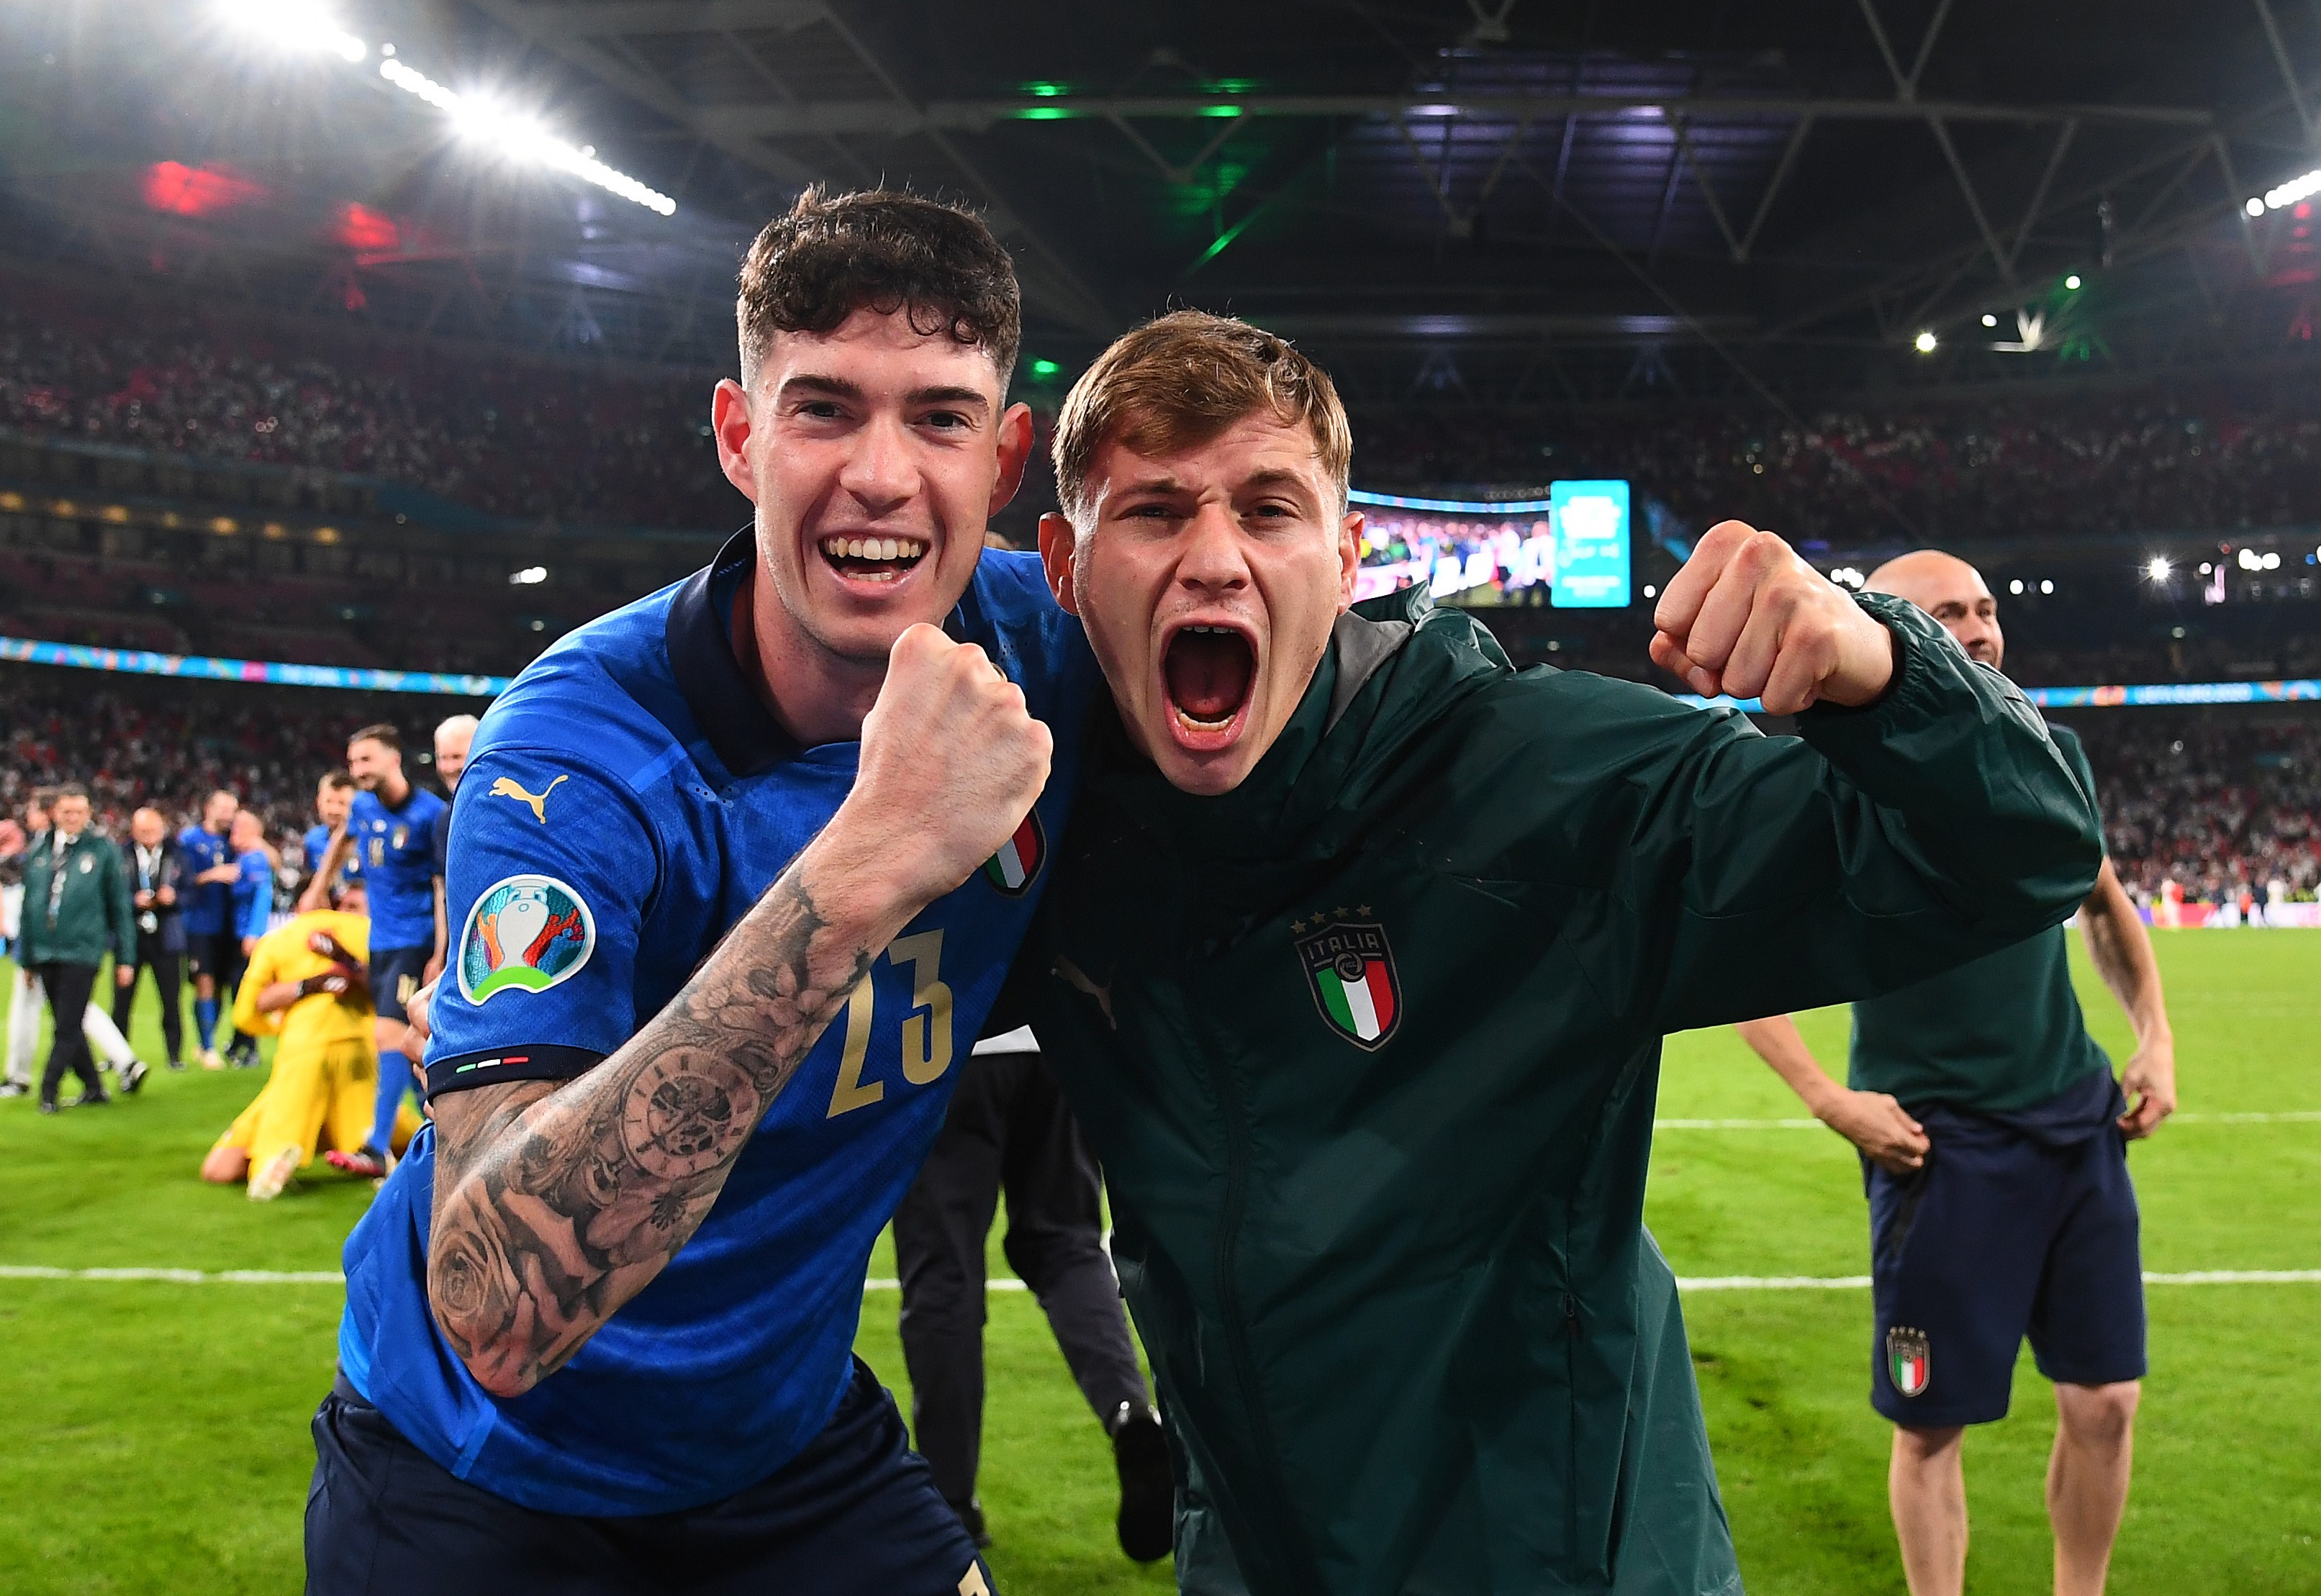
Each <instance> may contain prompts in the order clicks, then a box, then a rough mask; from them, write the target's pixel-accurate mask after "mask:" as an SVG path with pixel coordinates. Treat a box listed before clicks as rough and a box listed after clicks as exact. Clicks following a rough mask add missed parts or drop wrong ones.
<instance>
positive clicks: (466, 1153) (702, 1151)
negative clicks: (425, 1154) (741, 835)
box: [427, 857, 900, 1396]
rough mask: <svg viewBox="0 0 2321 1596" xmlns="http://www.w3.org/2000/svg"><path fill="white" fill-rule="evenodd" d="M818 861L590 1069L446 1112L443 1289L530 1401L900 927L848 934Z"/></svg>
mask: <svg viewBox="0 0 2321 1596" xmlns="http://www.w3.org/2000/svg"><path fill="white" fill-rule="evenodd" d="M805 865H806V860H805V859H804V858H803V857H801V858H800V859H799V860H798V861H797V862H796V863H794V864H792V866H790V868H789V869H788V870H787V871H786V872H785V873H784V874H783V875H782V877H781V879H780V880H778V881H777V882H776V883H775V884H773V885H772V886H771V887H769V889H767V892H766V894H765V896H764V897H763V898H761V899H760V901H759V902H758V904H757V906H756V907H755V908H753V909H751V911H750V913H749V914H748V915H747V916H745V917H744V918H743V919H742V921H741V922H740V923H739V924H738V925H736V926H735V927H734V929H733V932H732V934H731V935H729V936H728V937H727V938H726V939H725V940H724V943H723V944H722V945H721V946H720V947H719V948H718V949H717V951H716V952H715V953H714V954H713V955H712V956H711V957H710V958H709V959H708V960H707V962H706V963H705V964H704V965H703V966H702V967H701V969H700V970H699V972H697V973H696V975H695V976H694V978H693V980H692V981H691V982H689V983H688V984H687V986H686V988H685V990H684V991H683V992H681V993H678V996H677V999H676V1001H675V1002H672V1003H670V1004H669V1007H668V1008H667V1009H665V1010H663V1011H661V1012H660V1014H659V1015H657V1016H655V1017H654V1019H653V1020H651V1022H650V1023H649V1024H647V1025H646V1026H645V1028H644V1029H642V1030H641V1031H639V1032H638V1033H637V1035H636V1036H635V1037H634V1038H632V1039H631V1040H630V1042H629V1043H628V1045H627V1046H626V1047H623V1048H622V1049H621V1050H620V1051H619V1052H617V1053H615V1054H614V1055H613V1056H611V1057H610V1058H608V1059H606V1060H605V1062H604V1063H602V1064H600V1065H598V1066H596V1068H595V1069H594V1070H592V1071H590V1072H589V1073H588V1074H587V1075H583V1076H581V1077H580V1078H579V1079H578V1080H576V1081H572V1082H569V1083H567V1084H564V1085H562V1086H560V1087H551V1086H549V1085H548V1084H546V1083H541V1082H514V1083H510V1084H506V1085H503V1086H499V1087H487V1088H484V1089H483V1090H481V1091H478V1092H469V1093H458V1094H456V1095H454V1096H451V1097H447V1098H444V1099H442V1100H441V1101H440V1102H438V1103H437V1105H436V1109H437V1120H438V1136H439V1138H440V1145H439V1149H438V1153H437V1168H436V1176H435V1211H434V1238H433V1244H432V1248H431V1249H430V1256H429V1258H428V1265H427V1289H428V1296H429V1300H430V1302H431V1304H432V1308H433V1310H434V1313H435V1319H436V1322H437V1323H438V1324H439V1325H441V1327H442V1330H443V1334H444V1336H445V1338H447V1339H448V1340H449V1341H450V1342H451V1347H452V1348H453V1349H454V1350H455V1351H457V1352H458V1353H459V1355H460V1357H461V1359H462V1360H463V1361H465V1362H466V1364H467V1365H468V1366H469V1369H470V1370H471V1371H472V1372H473V1373H474V1374H475V1375H476V1378H477V1379H478V1382H480V1383H482V1384H483V1385H484V1387H485V1388H486V1389H487V1390H489V1391H491V1392H496V1394H498V1395H501V1396H514V1395H517V1394H520V1393H522V1392H525V1391H528V1390H530V1389H531V1388H532V1386H533V1385H535V1384H537V1383H539V1382H540V1381H541V1380H542V1379H544V1378H545V1377H546V1376H548V1375H549V1374H553V1373H554V1372H555V1371H556V1370H557V1369H558V1368H560V1367H561V1366H562V1365H563V1364H564V1363H565V1361H566V1360H567V1359H569V1358H570V1357H571V1356H572V1355H573V1354H574V1353H576V1352H578V1350H579V1349H580V1347H581V1346H582V1344H583V1343H585V1342H586V1341H587V1338H589V1337H590V1336H591V1335H593V1334H594V1333H595V1332H596V1328H598V1327H599V1326H601V1325H602V1324H603V1323H604V1322H605V1319H608V1318H610V1317H611V1316H612V1314H613V1312H614V1310H616V1309H618V1308H619V1307H620V1306H621V1304H623V1302H626V1301H628V1300H629V1299H630V1298H631V1297H633V1296H635V1295H636V1294H637V1292H640V1291H642V1290H643V1289H644V1287H645V1285H646V1284H647V1283H649V1282H651V1279H652V1278H653V1276H654V1275H656V1274H659V1273H660V1270H661V1268H662V1267H663V1266H664V1265H667V1264H668V1262H669V1259H670V1258H671V1257H672V1256H675V1255H676V1253H677V1250H678V1248H679V1247H682V1246H684V1245H685V1243H686V1241H687V1239H688V1238H690V1237H691V1236H692V1235H693V1232H694V1230H695V1229H696V1228H697V1227H698V1226H699V1225H700V1223H701V1221H702V1220H703V1218H704V1217H705V1215H706V1214H707V1213H708V1211H709V1209H710V1205H711V1204H712V1203H714V1202H715V1201H716V1200H717V1194H718V1192H720V1191H721V1190H723V1189H724V1184H725V1177H726V1175H727V1174H728V1173H729V1172H730V1171H731V1170H732V1168H733V1161H734V1159H735V1158H736V1157H738V1156H740V1154H741V1151H742V1146H743V1144H744V1143H746V1142H747V1141H748V1140H749V1138H750V1134H751V1131H752V1130H754V1129H756V1128H757V1124H758V1121H759V1120H760V1117H762V1116H763V1114H764V1113H765V1111H766V1109H767V1107H768V1105H769V1104H770V1103H771V1102H773V1100H774V1098H775V1096H776V1094H778V1093H779V1092H780V1091H781V1089H782V1087H783V1086H784V1085H785V1084H787V1082H788V1080H789V1078H790V1075H791V1074H792V1073H793V1072H794V1071H795V1070H796V1068H797V1066H798V1063H799V1061H800V1060H802V1059H803V1058H804V1057H805V1056H806V1053H807V1051H808V1050H809V1049H811V1048H812V1047H814V1045H815V1041H816V1039H817V1038H820V1037H821V1035H822V1032H823V1029H824V1027H826V1026H827V1025H828V1024H829V1023H830V1021H831V1020H832V1018H833V1016H835V1015H836V1014H837V1013H838V1011H839V1010H840V1009H841V1008H842V1007H843V1006H844V1005H845V1002H846V1000H847V998H848V996H849V995H850V994H851V993H852V992H853V990H854V988H855V986H856V984H858V983H860V981H861V979H862V977H863V976H864V975H866V974H867V973H868V972H869V968H870V966H871V963H872V961H873V960H875V959H876V958H877V957H878V950H879V948H883V947H884V946H885V944H886V941H887V938H888V937H889V936H891V935H892V934H893V931H894V930H895V929H897V926H899V923H900V922H899V921H898V922H897V926H878V927H847V928H841V927H838V926H834V925H833V924H832V923H831V922H830V921H829V920H826V919H825V918H824V915H823V913H822V912H821V911H819V910H818V909H817V908H816V906H815V900H814V897H813V895H812V893H811V892H810V891H809V890H808V886H807V882H806V869H805Z"/></svg>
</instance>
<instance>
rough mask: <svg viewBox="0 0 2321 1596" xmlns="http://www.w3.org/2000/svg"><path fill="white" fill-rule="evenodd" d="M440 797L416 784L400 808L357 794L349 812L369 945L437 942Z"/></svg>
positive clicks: (431, 944) (375, 795)
mask: <svg viewBox="0 0 2321 1596" xmlns="http://www.w3.org/2000/svg"><path fill="white" fill-rule="evenodd" d="M442 809H443V801H442V800H441V798H438V797H437V796H435V794H434V793H431V792H429V791H427V790H426V789H425V788H424V787H420V786H415V785H414V787H413V788H412V789H411V791H410V793H408V794H407V795H406V796H405V798H404V800H403V807H402V808H400V809H389V808H388V807H387V800H386V799H384V798H382V797H380V796H379V795H378V793H356V794H355V802H354V808H353V809H352V810H350V812H348V815H347V830H350V831H351V832H353V833H354V836H355V840H356V844H357V848H358V851H359V852H360V855H361V857H362V873H363V886H364V888H365V889H366V890H367V891H368V892H369V896H370V945H371V946H372V947H373V948H433V947H434V946H435V817H436V816H437V815H438V814H440V813H441V812H442Z"/></svg>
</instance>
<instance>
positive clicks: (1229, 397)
mask: <svg viewBox="0 0 2321 1596" xmlns="http://www.w3.org/2000/svg"><path fill="white" fill-rule="evenodd" d="M1257 411H1262V412H1265V413H1269V414H1270V415H1271V416H1273V417H1274V418H1275V419H1276V420H1278V421H1279V422H1281V423H1282V424H1283V425H1284V426H1290V427H1294V426H1297V425H1299V424H1301V423H1302V424H1303V425H1304V426H1305V428H1306V431H1308V432H1310V433H1312V434H1313V438H1314V452H1315V455H1316V456H1317V457H1318V458H1320V460H1321V462H1322V470H1323V472H1324V475H1325V476H1328V477H1329V479H1330V480H1331V481H1332V482H1333V483H1334V484H1335V485H1336V486H1337V490H1338V503H1339V506H1340V507H1341V508H1342V509H1343V506H1344V504H1345V502H1346V488H1347V477H1348V472H1349V471H1350V470H1351V468H1352V464H1353V455H1354V440H1353V432H1352V429H1351V428H1350V427H1349V426H1348V425H1347V424H1346V407H1345V405H1344V404H1342V403H1340V402H1339V399H1338V390H1337V388H1336V386H1335V385H1333V384H1332V383H1331V381H1330V378H1329V375H1328V373H1326V372H1324V370H1323V369H1322V368H1321V367H1318V366H1316V365H1315V364H1314V363H1313V362H1312V361H1311V360H1308V359H1307V358H1306V357H1305V356H1304V355H1301V354H1299V353H1298V352H1297V349H1296V348H1295V347H1294V346H1293V345H1291V344H1290V343H1289V342H1288V340H1286V339H1280V338H1276V337H1275V336H1274V335H1273V334H1272V333H1270V332H1268V331H1265V330H1264V329H1263V328H1261V327H1252V326H1251V325H1250V324H1249V323H1248V322H1243V321H1240V320H1237V319H1235V318H1233V317H1231V316H1213V315H1210V314H1209V313H1206V311H1172V312H1171V313H1169V314H1168V315H1165V316H1161V317H1159V318H1157V319H1155V320H1153V321H1151V322H1146V323H1145V324H1144V325H1143V326H1142V327H1139V328H1138V329H1136V331H1133V332H1129V333H1124V334H1123V335H1122V336H1121V337H1120V338H1119V339H1117V340H1115V341H1114V343H1113V345H1112V347H1111V348H1110V349H1106V350H1105V352H1104V353H1103V354H1101V355H1099V356H1097V359H1096V364H1095V365H1093V366H1091V367H1088V370H1087V371H1086V372H1085V373H1083V374H1082V375H1081V376H1080V380H1079V381H1078V382H1076V383H1074V384H1073V385H1072V391H1071V393H1070V394H1068V395H1066V396H1065V399H1064V408H1063V411H1062V413H1061V414H1060V415H1059V416H1058V417H1057V418H1056V440H1055V465H1056V494H1057V497H1058V499H1059V500H1060V503H1062V505H1063V508H1064V513H1065V514H1066V515H1067V516H1069V517H1070V519H1071V521H1072V523H1073V524H1074V525H1075V526H1084V525H1086V524H1087V521H1088V513H1089V512H1090V510H1091V509H1092V508H1093V506H1091V505H1090V504H1089V503H1088V472H1089V470H1090V469H1091V468H1092V467H1094V466H1095V464H1096V456H1097V450H1098V449H1102V448H1103V447H1104V446H1105V445H1106V443H1110V442H1120V443H1124V444H1126V445H1127V446H1128V447H1129V448H1131V449H1135V450H1137V451H1138V452H1139V453H1153V452H1160V451H1167V450H1172V449H1183V448H1186V447H1188V446H1190V445H1194V444H1199V443H1206V442H1207V441H1208V440H1210V439H1212V438H1215V437H1216V436H1217V435H1218V434H1220V433H1222V432H1223V431H1224V430H1225V429H1226V428H1228V427H1230V426H1232V425H1233V423H1234V422H1238V421H1240V420H1241V419H1242V418H1243V417H1244V416H1247V415H1249V414H1250V413H1252V412H1257Z"/></svg>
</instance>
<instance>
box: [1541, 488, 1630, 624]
mask: <svg viewBox="0 0 2321 1596" xmlns="http://www.w3.org/2000/svg"><path fill="white" fill-rule="evenodd" d="M1548 502H1549V503H1550V504H1552V506H1553V508H1552V511H1551V512H1550V514H1551V515H1552V518H1553V520H1554V522H1555V591H1554V594H1553V595H1552V598H1551V599H1550V601H1549V602H1550V603H1553V604H1554V605H1555V607H1556V608H1557V609H1559V610H1617V609H1623V608H1625V607H1626V605H1627V603H1628V594H1629V575H1628V485H1627V484H1626V483H1625V482H1620V481H1603V482H1559V483H1556V484H1554V485H1552V487H1550V488H1549V490H1548Z"/></svg>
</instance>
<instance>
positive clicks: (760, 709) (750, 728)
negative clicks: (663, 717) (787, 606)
mask: <svg viewBox="0 0 2321 1596" xmlns="http://www.w3.org/2000/svg"><path fill="white" fill-rule="evenodd" d="M757 557H758V543H757V536H756V531H755V529H754V528H752V527H747V526H745V527H743V528H742V530H740V531H738V532H735V533H734V534H733V536H732V537H731V538H728V539H727V540H725V546H724V548H722V549H719V550H718V551H717V558H715V559H713V560H711V561H710V562H709V563H708V564H707V565H705V566H704V567H702V568H701V569H699V570H697V571H696V572H694V574H693V575H692V576H689V577H687V579H686V581H685V584H684V585H683V586H681V587H679V588H678V590H677V596H676V597H675V598H674V599H672V600H671V601H670V602H669V621H668V626H667V638H668V643H669V672H670V674H671V675H672V676H675V677H676V678H677V690H678V693H680V694H683V695H684V698H685V706H686V708H687V710H688V711H690V712H692V715H693V723H694V724H695V725H696V726H697V727H699V728H700V729H701V734H702V735H703V736H704V737H705V738H707V739H709V747H710V750H711V752H713V753H715V755H716V756H717V761H718V763H719V764H721V765H723V766H725V768H726V769H727V770H728V771H729V772H731V773H732V774H733V775H736V776H751V775H759V774H760V772H763V771H766V770H770V769H771V768H773V766H776V765H778V764H780V763H781V762H782V761H783V760H785V759H795V758H796V757H797V756H798V753H799V751H800V750H799V748H798V745H797V739H795V738H793V737H792V736H790V734H789V733H788V732H787V731H785V730H782V726H781V722H780V721H777V720H775V719H774V717H773V715H772V713H771V712H769V710H768V709H767V708H766V706H765V705H764V704H763V703H760V702H759V700H758V695H757V694H756V693H755V692H753V691H751V686H750V682H749V678H748V677H746V676H743V675H742V666H741V662H740V661H738V660H736V659H735V658H734V657H733V637H732V635H731V633H730V632H729V630H728V627H729V625H730V623H731V621H730V618H731V616H732V614H733V595H734V594H736V593H738V592H739V591H740V590H741V585H742V578H743V577H744V576H747V575H748V574H749V570H750V562H751V560H753V559H755V558H757Z"/></svg>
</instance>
